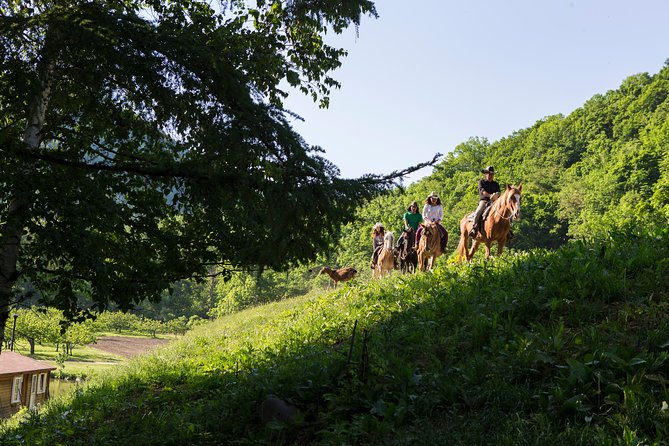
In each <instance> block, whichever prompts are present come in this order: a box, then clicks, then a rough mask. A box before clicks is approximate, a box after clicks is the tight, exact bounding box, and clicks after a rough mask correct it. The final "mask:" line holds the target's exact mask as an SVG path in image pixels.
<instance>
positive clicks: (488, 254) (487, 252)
mask: <svg viewBox="0 0 669 446" xmlns="http://www.w3.org/2000/svg"><path fill="white" fill-rule="evenodd" d="M485 258H486V259H489V258H490V242H486V243H485Z"/></svg>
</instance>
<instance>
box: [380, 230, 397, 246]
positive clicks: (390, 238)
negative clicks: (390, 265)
mask: <svg viewBox="0 0 669 446" xmlns="http://www.w3.org/2000/svg"><path fill="white" fill-rule="evenodd" d="M394 244H395V236H394V235H393V233H392V232H390V231H388V232H386V235H385V236H384V237H383V247H384V248H386V249H388V250H391V251H392V249H393V245H394Z"/></svg>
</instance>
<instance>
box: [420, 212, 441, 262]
mask: <svg viewBox="0 0 669 446" xmlns="http://www.w3.org/2000/svg"><path fill="white" fill-rule="evenodd" d="M420 225H421V226H422V227H423V232H422V233H421V236H420V241H419V242H418V268H419V269H420V270H421V271H425V270H430V269H432V267H433V266H434V262H435V260H437V257H439V256H440V255H441V233H440V232H439V228H438V227H437V225H436V224H435V223H434V222H432V223H427V224H423V223H421V224H420Z"/></svg>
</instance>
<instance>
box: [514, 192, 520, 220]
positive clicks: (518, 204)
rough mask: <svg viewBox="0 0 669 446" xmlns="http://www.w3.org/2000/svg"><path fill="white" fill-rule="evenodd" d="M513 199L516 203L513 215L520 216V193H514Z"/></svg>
mask: <svg viewBox="0 0 669 446" xmlns="http://www.w3.org/2000/svg"><path fill="white" fill-rule="evenodd" d="M513 201H514V203H515V206H514V208H515V209H514V210H513V215H514V216H519V215H520V194H513Z"/></svg>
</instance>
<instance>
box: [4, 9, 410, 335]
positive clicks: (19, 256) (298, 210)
mask: <svg viewBox="0 0 669 446" xmlns="http://www.w3.org/2000/svg"><path fill="white" fill-rule="evenodd" d="M362 15H372V16H374V15H376V12H375V9H374V5H373V3H372V2H370V1H368V0H354V1H348V2H340V1H330V0H326V1H318V2H313V1H306V0H291V1H272V2H266V1H264V0H258V1H256V2H246V1H237V0H234V1H229V2H228V1H222V2H220V3H218V4H214V3H212V2H209V1H201V0H171V1H166V0H150V1H142V2H136V1H127V0H104V1H95V2H91V1H60V0H56V1H43V0H34V1H0V67H1V68H0V121H2V129H1V131H0V155H1V156H2V160H3V162H2V164H1V165H0V336H1V335H2V334H3V332H4V327H5V323H6V320H7V317H8V314H9V311H10V308H11V307H12V306H13V305H15V304H17V303H20V302H22V301H23V300H25V299H27V298H29V297H30V293H32V292H36V293H37V295H38V296H39V297H40V298H41V303H42V304H43V305H49V306H54V307H58V308H61V309H62V310H64V311H65V314H66V316H67V317H70V318H75V317H76V316H77V313H78V311H79V310H80V309H81V305H80V297H81V296H87V297H88V298H89V299H90V300H92V302H93V308H94V310H99V309H102V310H104V309H105V308H107V307H108V306H109V305H111V304H115V305H117V306H119V307H120V308H121V309H128V308H131V307H132V306H133V305H134V304H136V303H138V302H140V301H142V300H143V299H147V298H148V299H151V300H154V301H155V300H157V299H158V298H159V297H160V294H161V292H162V291H163V290H165V289H166V288H168V286H169V285H170V284H171V283H173V282H174V281H176V280H178V279H181V278H187V277H192V276H206V275H207V274H209V272H210V270H209V268H211V267H212V266H213V265H218V266H219V267H220V268H226V269H235V268H240V267H250V266H257V267H261V268H263V267H267V266H270V267H273V268H276V269H280V268H284V267H286V266H287V265H290V264H293V263H296V262H298V261H303V260H307V259H313V258H314V257H315V256H316V255H317V253H318V252H322V251H324V250H325V249H326V247H327V246H328V244H329V243H330V242H331V241H332V239H333V237H334V236H335V234H336V233H337V230H338V228H339V225H340V223H341V222H342V221H346V220H348V219H350V217H351V214H352V212H353V210H354V208H355V206H356V205H357V203H358V202H359V201H360V200H361V199H363V198H366V197H370V196H371V195H372V194H374V193H376V192H378V191H380V190H383V189H385V188H387V187H389V186H390V185H392V182H393V181H394V179H395V178H396V177H397V175H400V176H401V174H402V172H396V173H391V174H389V175H388V176H385V177H375V176H366V177H363V178H361V179H359V180H343V179H341V178H339V172H338V169H337V168H336V167H335V166H334V165H332V164H331V163H330V162H328V161H327V160H325V159H323V158H322V157H321V156H320V154H319V152H320V149H318V148H315V147H310V146H308V145H307V143H306V142H305V141H304V140H303V139H302V138H301V137H300V136H299V135H298V134H296V133H295V132H294V131H293V129H292V128H291V127H290V125H289V123H288V120H287V112H286V111H285V110H284V109H283V108H282V98H284V97H285V95H286V91H285V89H286V88H287V86H288V85H290V86H292V87H294V88H296V89H299V90H302V91H303V92H304V93H306V94H309V95H311V96H312V97H313V98H314V99H315V100H317V101H320V102H321V104H322V105H327V97H328V94H329V91H330V89H331V88H333V87H337V86H338V84H337V82H336V81H335V80H334V79H332V78H331V77H330V76H329V73H330V72H331V70H332V69H334V68H337V67H338V66H339V65H340V63H341V62H340V60H341V58H342V56H344V54H345V52H344V51H343V50H340V49H337V48H333V47H331V46H329V45H327V44H326V43H325V42H324V41H323V38H322V36H323V34H324V33H325V32H326V31H335V32H340V31H341V30H342V29H343V28H345V27H347V26H349V25H356V26H357V24H359V22H360V17H361V16H362ZM408 170H409V171H411V168H409V169H408ZM307 203H308V204H309V205H305V204H307ZM291 234H300V236H299V237H293V236H291ZM219 273H221V274H223V273H224V272H223V271H219Z"/></svg>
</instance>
